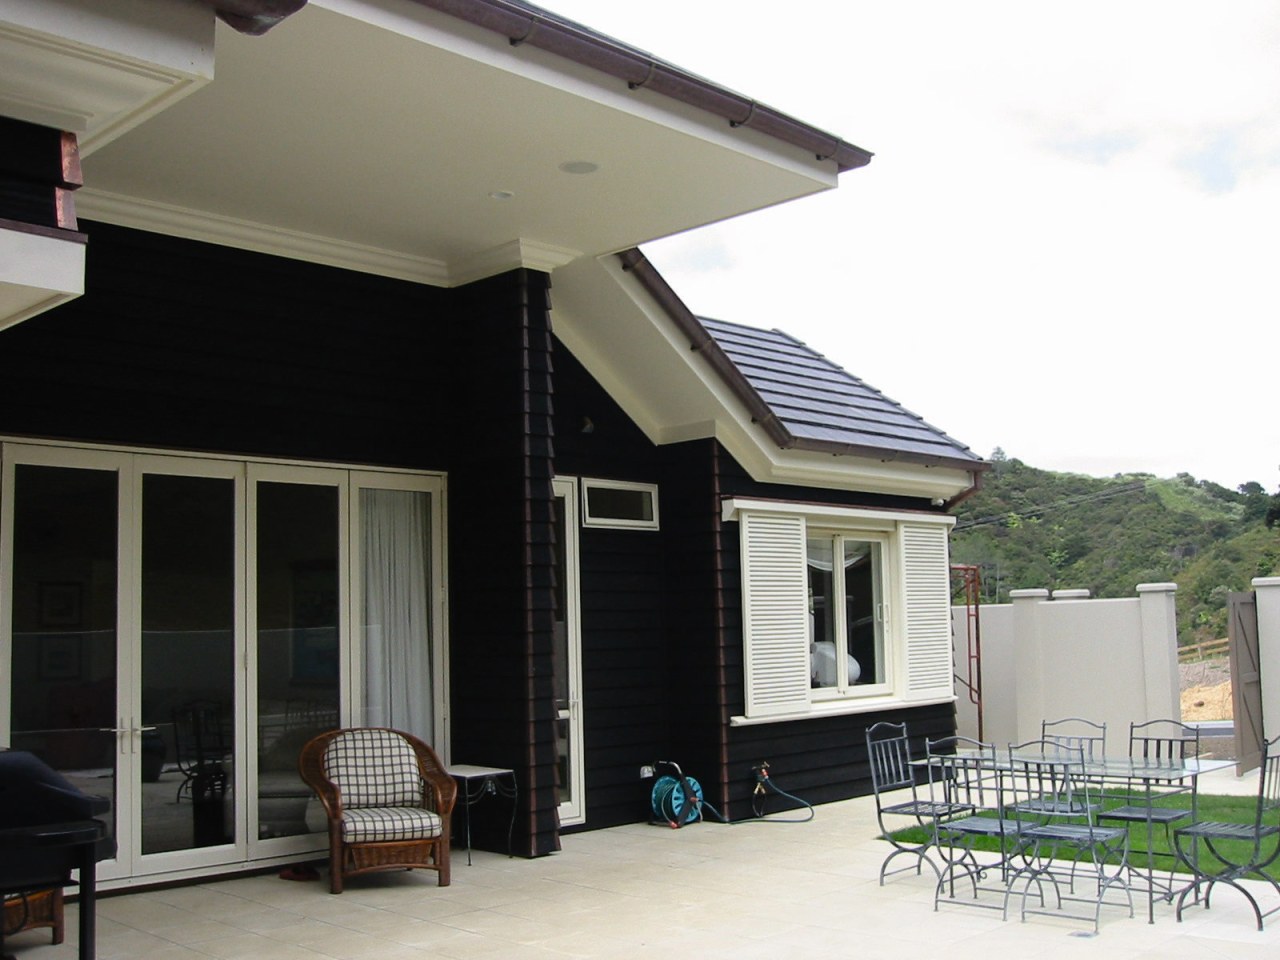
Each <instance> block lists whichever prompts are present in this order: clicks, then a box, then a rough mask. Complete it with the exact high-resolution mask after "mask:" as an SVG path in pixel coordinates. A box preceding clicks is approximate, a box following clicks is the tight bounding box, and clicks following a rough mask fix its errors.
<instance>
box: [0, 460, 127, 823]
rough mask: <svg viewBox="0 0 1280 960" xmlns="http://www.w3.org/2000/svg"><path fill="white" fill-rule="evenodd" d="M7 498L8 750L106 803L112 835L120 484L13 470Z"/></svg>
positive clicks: (80, 473) (96, 476) (108, 474)
mask: <svg viewBox="0 0 1280 960" xmlns="http://www.w3.org/2000/svg"><path fill="white" fill-rule="evenodd" d="M13 485H14V490H13V583H12V591H13V620H12V628H13V648H12V649H13V653H12V661H11V666H12V677H13V678H14V682H13V683H12V684H11V687H12V690H11V694H10V704H11V711H12V712H11V727H10V729H11V738H10V745H11V746H12V747H13V749H15V750H29V751H31V752H32V753H34V754H35V755H36V756H38V757H40V758H41V759H42V760H44V761H45V763H47V764H49V766H51V767H53V768H54V769H55V770H58V771H59V772H61V773H62V774H63V775H64V776H65V777H67V779H69V780H70V781H71V782H72V783H73V784H75V786H77V787H79V788H80V789H81V790H83V791H84V792H85V793H91V794H96V795H98V796H103V797H107V798H108V799H110V800H111V803H112V813H111V814H109V815H107V816H105V817H103V819H104V820H105V821H106V822H107V823H108V825H109V829H110V830H111V833H112V836H113V837H114V835H115V832H116V826H115V810H116V809H117V807H118V804H117V796H116V793H117V791H116V773H117V769H116V758H117V745H118V743H120V742H122V741H120V740H118V738H123V737H129V736H132V734H131V733H130V732H128V730H127V729H126V719H127V718H124V717H122V716H121V715H120V714H121V711H120V710H119V709H118V707H117V702H116V669H117V668H116V662H117V649H116V643H117V637H116V624H117V601H116V584H117V577H118V560H117V545H118V533H117V530H118V526H117V520H116V516H117V501H118V491H119V481H118V478H117V475H116V473H115V471H112V470H82V469H73V468H67V467H51V466H37V465H33V464H17V465H16V466H15V468H14V484H13Z"/></svg>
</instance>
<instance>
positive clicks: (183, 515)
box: [140, 474, 235, 854]
mask: <svg viewBox="0 0 1280 960" xmlns="http://www.w3.org/2000/svg"><path fill="white" fill-rule="evenodd" d="M141 666H142V729H143V734H142V754H141V764H140V768H141V769H140V775H141V779H142V785H141V796H142V853H143V854H151V853H163V852H166V851H170V850H185V849H190V848H192V847H208V846H217V845H219V844H224V843H232V842H233V841H234V840H235V829H234V824H235V817H234V796H233V791H232V787H233V785H234V783H235V763H234V760H235V747H234V742H235V722H234V716H235V712H234V711H235V672H234V671H235V482H234V481H233V480H230V479H225V478H216V477H193V476H167V475H157V474H146V475H144V476H143V480H142V664H141Z"/></svg>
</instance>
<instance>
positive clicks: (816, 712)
mask: <svg viewBox="0 0 1280 960" xmlns="http://www.w3.org/2000/svg"><path fill="white" fill-rule="evenodd" d="M955 699H956V698H955V696H954V695H951V696H946V697H929V698H926V699H924V700H903V699H902V698H901V697H893V696H888V697H866V698H864V699H860V700H840V701H837V702H832V701H828V702H826V703H815V704H813V705H812V706H810V708H809V709H808V710H798V711H796V712H795V713H777V714H771V715H770V716H767V717H745V716H737V717H730V718H729V726H731V727H753V726H758V725H760V724H763V723H791V722H792V721H795V720H818V719H820V718H822V717H846V716H850V715H852V714H858V713H878V712H880V711H882V710H908V709H910V708H912V707H925V706H930V705H931V704H935V703H954V702H955Z"/></svg>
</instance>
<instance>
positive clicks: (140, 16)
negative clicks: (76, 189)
mask: <svg viewBox="0 0 1280 960" xmlns="http://www.w3.org/2000/svg"><path fill="white" fill-rule="evenodd" d="M213 38H214V14H213V10H212V9H211V8H210V7H207V6H205V5H203V4H200V3H193V2H190V0H112V2H111V3H103V2H101V0H5V3H4V5H3V7H2V8H0V113H3V114H4V115H6V116H11V117H15V118H17V119H19V120H26V121H27V122H29V123H36V124H40V125H42V126H47V127H53V128H54V129H58V130H67V131H70V132H72V133H75V134H77V136H78V139H79V147H80V152H81V154H84V155H88V154H89V153H92V152H93V150H95V149H96V148H98V147H100V146H102V145H103V144H105V143H108V142H110V141H111V140H113V139H115V138H116V137H118V136H120V135H121V134H122V133H124V132H126V131H127V130H129V129H131V128H132V127H134V126H137V125H138V124H139V123H141V122H142V121H143V120H145V119H146V118H147V117H149V116H152V115H153V114H155V113H157V112H159V111H160V110H163V109H164V108H165V107H167V106H168V105H170V104H171V103H174V102H176V101H177V100H179V99H181V98H182V97H185V96H186V95H188V94H189V93H191V92H193V91H194V90H196V89H198V88H199V87H201V86H203V85H204V84H205V83H208V82H209V81H210V80H211V79H212V78H213V59H214V51H213V42H214V40H213Z"/></svg>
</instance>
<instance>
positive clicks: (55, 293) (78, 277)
mask: <svg viewBox="0 0 1280 960" xmlns="http://www.w3.org/2000/svg"><path fill="white" fill-rule="evenodd" d="M84 262H85V245H84V244H83V243H81V242H79V241H77V240H62V239H58V238H56V237H49V236H44V235H42V234H34V233H24V232H22V231H19V230H6V229H0V330H3V329H4V328H5V327H11V326H13V325H14V324H15V323H21V322H22V321H23V320H26V319H28V318H30V317H34V316H35V315H36V314H38V313H43V312H44V311H45V310H49V309H51V308H53V307H56V306H57V305H58V304H60V303H66V302H67V301H68V300H71V299H74V298H75V297H78V296H80V295H81V294H82V293H84Z"/></svg>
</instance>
